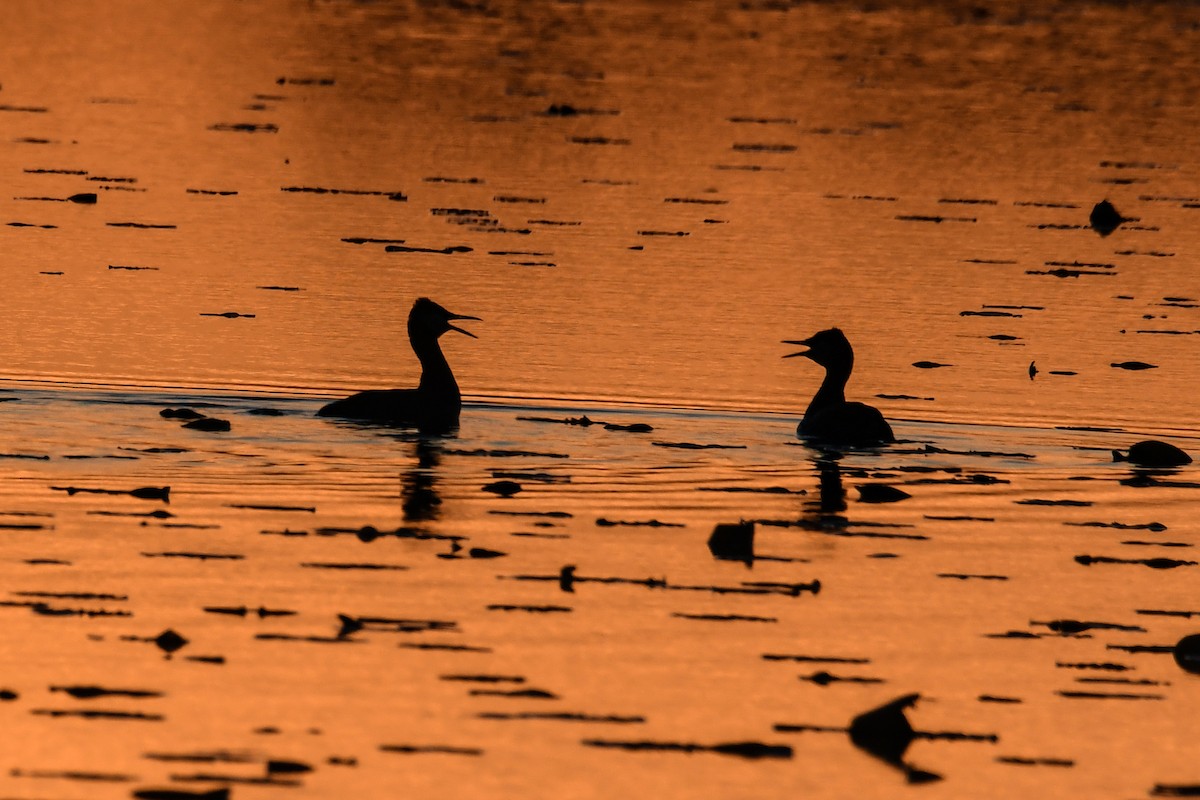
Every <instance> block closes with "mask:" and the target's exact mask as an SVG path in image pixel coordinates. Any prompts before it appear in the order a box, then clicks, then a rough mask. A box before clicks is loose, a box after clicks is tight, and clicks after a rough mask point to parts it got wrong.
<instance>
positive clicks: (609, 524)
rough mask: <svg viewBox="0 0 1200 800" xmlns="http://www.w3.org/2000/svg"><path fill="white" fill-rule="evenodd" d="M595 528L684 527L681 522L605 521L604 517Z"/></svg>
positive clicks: (652, 520) (655, 520)
mask: <svg viewBox="0 0 1200 800" xmlns="http://www.w3.org/2000/svg"><path fill="white" fill-rule="evenodd" d="M596 527H598V528H615V527H623V528H683V527H686V526H685V525H684V524H683V523H682V522H662V521H661V520H657V519H648V520H624V519H618V520H612V519H606V518H604V517H599V518H598V519H597V520H596Z"/></svg>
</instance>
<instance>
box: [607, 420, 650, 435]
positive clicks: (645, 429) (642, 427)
mask: <svg viewBox="0 0 1200 800" xmlns="http://www.w3.org/2000/svg"><path fill="white" fill-rule="evenodd" d="M604 430H606V431H625V432H627V433H652V432H653V431H654V428H653V427H651V426H650V425H647V424H646V423H645V422H631V423H629V424H628V425H623V424H620V423H616V422H606V423H604Z"/></svg>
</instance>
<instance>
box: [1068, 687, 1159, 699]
mask: <svg viewBox="0 0 1200 800" xmlns="http://www.w3.org/2000/svg"><path fill="white" fill-rule="evenodd" d="M1055 694H1056V695H1058V696H1059V697H1066V698H1069V699H1072V700H1165V699H1167V698H1166V696H1165V695H1161V694H1140V693H1136V692H1084V691H1078V690H1074V689H1059V690H1058V691H1056V692H1055Z"/></svg>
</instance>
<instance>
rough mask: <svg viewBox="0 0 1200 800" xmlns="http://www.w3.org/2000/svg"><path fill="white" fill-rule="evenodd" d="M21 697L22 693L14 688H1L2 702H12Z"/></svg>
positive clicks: (0, 698)
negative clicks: (18, 692)
mask: <svg viewBox="0 0 1200 800" xmlns="http://www.w3.org/2000/svg"><path fill="white" fill-rule="evenodd" d="M19 697H20V695H19V694H17V693H16V692H14V691H13V690H12V689H0V702H5V703H8V702H12V701H13V700H16V699H18V698H19Z"/></svg>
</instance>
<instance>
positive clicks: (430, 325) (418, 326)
mask: <svg viewBox="0 0 1200 800" xmlns="http://www.w3.org/2000/svg"><path fill="white" fill-rule="evenodd" d="M458 319H474V320H478V319H479V317H469V316H467V315H465V314H455V313H453V312H450V311H447V310H446V309H445V308H442V307H441V306H439V305H438V304H437V303H435V302H433V301H432V300H430V299H429V298H428V297H421V298H418V299H417V302H415V303H413V307H412V311H409V312H408V335H409V336H417V335H423V336H431V337H433V338H435V339H436V338H437V337H439V336H441V335H442V334H443V333H445V332H446V331H458V332H459V333H463V334H466V335H467V336H470V337H471V338H472V339H476V338H478V337H477V336H475V334H473V333H471V332H470V331H466V330H463V329H462V328H459V327H458V326H456V325H451V324H450V323H451V322H452V321H453V320H458Z"/></svg>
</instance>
